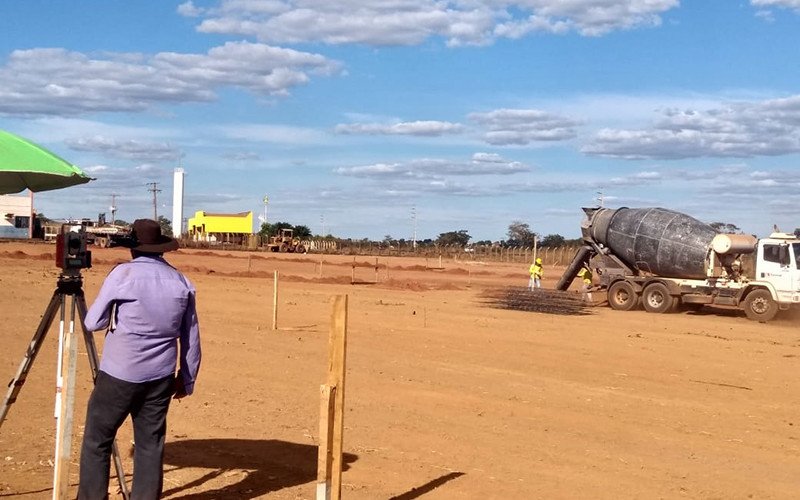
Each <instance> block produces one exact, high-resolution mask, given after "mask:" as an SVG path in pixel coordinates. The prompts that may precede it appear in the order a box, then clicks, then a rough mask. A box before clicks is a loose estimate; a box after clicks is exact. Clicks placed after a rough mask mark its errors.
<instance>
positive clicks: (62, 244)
mask: <svg viewBox="0 0 800 500" xmlns="http://www.w3.org/2000/svg"><path fill="white" fill-rule="evenodd" d="M86 245H87V238H86V233H85V232H84V231H83V228H82V227H81V226H75V225H71V224H62V225H61V232H59V233H58V235H57V236H56V266H57V267H60V268H61V269H63V270H64V272H63V274H65V275H70V276H72V275H74V274H75V273H77V275H78V276H80V270H81V269H88V268H90V267H92V252H91V250H87V249H86Z"/></svg>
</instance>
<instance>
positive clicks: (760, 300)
mask: <svg viewBox="0 0 800 500" xmlns="http://www.w3.org/2000/svg"><path fill="white" fill-rule="evenodd" d="M583 210H584V212H585V213H586V218H585V219H584V220H583V222H582V223H581V238H582V240H583V246H582V247H580V248H579V249H578V251H577V252H576V254H575V257H574V258H573V259H572V261H571V263H570V264H569V266H568V267H567V269H566V271H565V272H564V274H563V275H562V276H561V279H560V280H559V282H558V284H557V285H556V288H558V289H559V290H567V289H568V288H569V286H570V284H571V283H572V281H573V280H574V279H575V277H576V276H577V274H578V272H579V271H580V269H581V267H583V266H585V265H589V266H590V268H591V269H593V270H595V278H596V279H595V283H594V285H596V286H597V287H599V288H600V289H602V290H605V291H606V293H607V296H608V304H609V306H610V307H611V308H613V309H616V310H621V311H628V310H631V309H634V308H636V307H638V306H639V304H641V305H642V306H644V309H645V310H646V311H648V312H651V313H667V312H673V311H675V310H677V309H678V308H679V307H683V308H687V309H689V308H691V309H694V308H697V309H699V308H701V307H704V306H707V305H708V306H715V307H717V306H719V307H726V308H738V309H742V310H743V311H744V312H745V314H746V315H747V317H748V318H750V319H752V320H756V321H761V322H766V321H769V320H771V319H773V318H774V317H775V315H776V314H777V313H778V311H780V310H786V309H789V308H790V307H800V239H798V238H797V237H795V235H793V234H786V233H777V232H776V233H772V234H771V235H770V237H768V238H762V239H757V238H755V237H753V236H750V235H744V234H724V233H718V232H717V231H715V230H714V228H712V227H711V226H709V225H708V224H705V223H703V222H700V221H699V220H697V219H694V218H692V217H690V216H688V215H686V214H682V213H679V212H675V211H672V210H667V209H664V208H617V209H608V208H584V209H583ZM748 254H750V255H751V257H752V260H753V266H752V267H753V269H752V270H750V272H745V271H744V270H743V264H742V262H743V257H744V256H746V255H748Z"/></svg>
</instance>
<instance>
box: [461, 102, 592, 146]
mask: <svg viewBox="0 0 800 500" xmlns="http://www.w3.org/2000/svg"><path fill="white" fill-rule="evenodd" d="M469 119H470V120H472V121H474V122H476V123H478V124H480V125H482V126H484V127H486V128H487V129H488V131H487V132H486V133H485V134H484V135H483V138H484V140H485V141H486V142H488V143H489V144H492V145H497V146H507V145H523V146H524V145H527V144H530V143H532V142H551V141H565V140H569V139H573V138H575V137H576V136H577V132H576V130H575V127H577V126H578V125H580V124H581V122H580V121H578V120H573V119H571V118H568V117H565V116H560V115H557V114H554V113H550V112H547V111H542V110H538V109H498V110H494V111H490V112H488V113H472V114H470V115H469Z"/></svg>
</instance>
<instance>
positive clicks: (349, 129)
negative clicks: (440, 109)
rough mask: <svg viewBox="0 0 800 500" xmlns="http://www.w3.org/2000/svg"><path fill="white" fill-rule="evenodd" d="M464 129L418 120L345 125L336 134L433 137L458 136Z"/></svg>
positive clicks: (454, 124) (445, 123) (453, 125)
mask: <svg viewBox="0 0 800 500" xmlns="http://www.w3.org/2000/svg"><path fill="white" fill-rule="evenodd" d="M463 129H464V127H463V126H462V125H461V124H458V123H451V122H443V121H433V120H418V121H413V122H399V123H389V124H383V123H347V124H339V125H336V128H335V129H334V130H335V131H336V133H337V134H364V135H414V136H421V137H435V136H441V135H446V134H458V133H460V132H461V131H462V130H463Z"/></svg>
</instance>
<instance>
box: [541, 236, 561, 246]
mask: <svg viewBox="0 0 800 500" xmlns="http://www.w3.org/2000/svg"><path fill="white" fill-rule="evenodd" d="M566 242H567V240H566V239H564V237H563V236H561V235H560V234H548V235H547V236H545V237H544V238H542V241H541V242H539V246H540V247H550V248H556V247H563V246H564V243H566Z"/></svg>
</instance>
